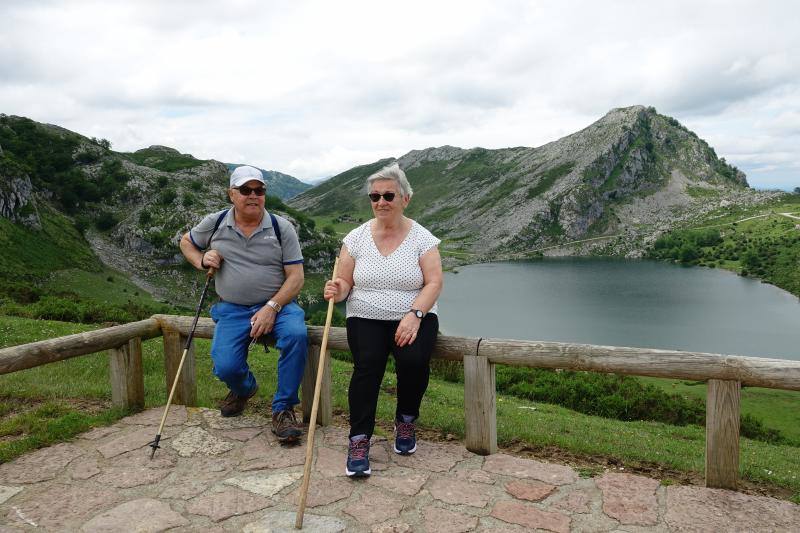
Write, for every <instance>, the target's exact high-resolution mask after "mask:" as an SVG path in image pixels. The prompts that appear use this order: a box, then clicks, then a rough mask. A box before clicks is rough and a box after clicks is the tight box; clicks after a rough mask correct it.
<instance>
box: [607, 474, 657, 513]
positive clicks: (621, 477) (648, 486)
mask: <svg viewBox="0 0 800 533" xmlns="http://www.w3.org/2000/svg"><path fill="white" fill-rule="evenodd" d="M595 484H596V485H597V487H598V488H599V489H600V491H601V492H602V493H603V512H604V513H605V514H607V515H608V516H610V517H611V518H613V519H614V520H618V521H619V522H620V523H621V524H625V525H636V526H652V525H655V524H656V523H657V522H658V501H657V499H656V489H658V486H659V482H658V481H657V480H655V479H650V478H646V477H643V476H635V475H633V474H614V473H607V474H603V475H602V476H600V477H599V478H597V479H595Z"/></svg>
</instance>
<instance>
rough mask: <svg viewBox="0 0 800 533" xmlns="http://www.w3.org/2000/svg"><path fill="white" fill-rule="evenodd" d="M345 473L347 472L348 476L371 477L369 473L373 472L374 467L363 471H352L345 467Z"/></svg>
mask: <svg viewBox="0 0 800 533" xmlns="http://www.w3.org/2000/svg"><path fill="white" fill-rule="evenodd" d="M344 473H345V474H347V477H369V475H370V474H372V469H371V468H368V469H366V470H363V471H361V472H359V471H356V472H351V471H350V470H348V469H347V467H345V468H344Z"/></svg>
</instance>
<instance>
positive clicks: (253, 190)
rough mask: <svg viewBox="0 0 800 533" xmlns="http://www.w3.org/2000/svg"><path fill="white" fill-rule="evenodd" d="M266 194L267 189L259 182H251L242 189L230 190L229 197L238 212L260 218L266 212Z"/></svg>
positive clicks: (241, 187)
mask: <svg viewBox="0 0 800 533" xmlns="http://www.w3.org/2000/svg"><path fill="white" fill-rule="evenodd" d="M244 193H247V194H244ZM265 193H266V187H265V186H264V184H263V183H261V182H260V181H258V180H250V181H248V182H247V183H245V184H244V185H242V186H240V187H237V188H234V189H228V197H229V198H230V199H231V202H232V203H233V207H234V208H235V209H236V212H237V213H239V214H241V215H243V216H245V217H254V218H255V217H260V216H261V213H262V212H263V210H264V194H265Z"/></svg>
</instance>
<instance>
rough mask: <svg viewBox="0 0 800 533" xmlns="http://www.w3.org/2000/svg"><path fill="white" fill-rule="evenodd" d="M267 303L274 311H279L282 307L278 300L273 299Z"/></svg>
mask: <svg viewBox="0 0 800 533" xmlns="http://www.w3.org/2000/svg"><path fill="white" fill-rule="evenodd" d="M267 305H268V306H270V307H271V308H273V309H274V310H275V312H276V313H280V312H281V309H283V306H282V305H281V304H279V303H278V302H276V301H275V300H270V301H268V302H267Z"/></svg>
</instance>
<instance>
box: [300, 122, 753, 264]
mask: <svg viewBox="0 0 800 533" xmlns="http://www.w3.org/2000/svg"><path fill="white" fill-rule="evenodd" d="M391 161H394V159H389V160H383V161H379V162H376V163H373V164H370V165H364V166H363V167H356V168H354V169H351V170H348V171H346V172H344V173H342V174H340V175H339V176H335V177H333V178H331V179H330V180H328V181H327V182H325V183H324V184H322V185H320V186H318V187H315V188H314V189H311V190H309V191H306V192H305V193H303V194H300V195H298V196H297V197H295V198H292V199H291V200H290V201H289V204H290V205H292V206H295V207H297V208H299V209H303V210H306V211H307V212H310V213H311V214H318V215H326V216H332V217H337V216H338V217H341V216H343V215H345V214H347V215H349V216H351V217H353V218H356V219H358V218H363V219H367V218H370V217H371V211H370V208H369V205H368V203H366V202H359V201H358V200H360V198H361V197H362V196H363V187H364V183H365V179H366V178H367V176H369V175H370V174H371V173H372V172H374V171H376V170H377V169H378V168H380V166H383V165H385V164H387V163H389V162H391ZM396 161H397V162H398V163H399V164H400V167H401V168H403V169H404V170H405V171H406V174H407V175H408V178H409V181H410V182H411V185H412V187H413V188H414V198H413V199H412V202H411V204H410V205H409V210H408V214H409V215H410V216H411V217H412V218H414V219H416V220H418V221H419V222H420V223H422V224H423V225H425V226H426V227H428V228H429V229H431V230H432V231H433V232H434V233H435V234H436V235H437V236H439V237H443V238H446V239H447V240H448V241H449V243H448V247H449V249H450V250H453V251H454V252H457V253H463V255H464V257H466V258H468V259H467V260H468V261H470V262H474V261H476V260H478V261H480V260H483V259H488V260H496V259H502V258H515V257H520V256H526V255H530V254H532V253H537V252H539V251H541V252H543V253H562V252H561V250H559V249H558V247H560V246H562V245H567V244H569V245H570V246H573V245H574V244H573V243H575V242H576V241H581V242H582V241H586V240H589V239H592V241H591V242H592V243H591V244H590V245H586V246H580V247H577V248H571V250H573V251H574V252H575V253H578V254H585V253H593V251H595V250H597V247H598V246H602V247H604V251H605V250H609V249H610V248H608V243H609V242H610V241H609V239H611V238H615V237H617V236H624V238H623V239H622V242H621V244H617V245H615V246H614V247H613V250H612V252H613V253H621V254H623V255H625V254H636V253H638V252H641V250H642V249H643V247H644V246H646V244H647V242H648V239H650V240H652V238H653V235H654V234H658V233H659V232H663V231H665V230H667V229H669V228H671V227H674V226H675V224H678V223H680V222H683V221H685V220H688V219H691V218H694V217H697V216H702V215H703V214H704V213H707V212H709V211H711V210H713V209H716V208H719V207H720V205H722V204H723V203H725V202H727V203H728V205H732V204H736V205H740V204H742V203H743V202H744V203H753V202H760V201H763V200H764V199H765V198H766V197H765V195H764V194H763V193H758V192H756V191H753V190H751V189H749V188H747V180H746V177H745V176H744V173H742V172H741V171H740V170H738V169H736V168H735V167H733V166H731V165H729V164H728V163H727V162H726V161H725V160H724V159H721V158H718V157H717V155H716V153H715V152H714V150H713V148H711V147H710V146H709V145H708V144H707V143H706V142H705V141H703V140H702V139H700V138H699V137H698V136H697V135H695V134H694V133H692V132H691V131H689V130H688V129H686V128H685V127H684V126H682V125H681V124H680V123H679V122H678V121H677V120H675V119H673V118H671V117H667V116H664V115H660V114H658V113H657V112H656V110H655V109H653V108H650V107H644V106H632V107H627V108H620V109H612V110H611V111H609V112H608V113H607V114H606V115H605V116H604V117H602V118H601V119H600V120H598V121H596V122H595V123H593V124H591V125H589V126H588V127H586V128H584V129H583V130H581V131H578V132H576V133H573V134H572V135H568V136H566V137H564V138H562V139H559V140H557V141H554V142H551V143H548V144H545V145H544V146H540V147H537V148H526V147H516V148H506V149H500V150H487V149H484V148H473V149H469V150H465V149H461V148H456V147H453V146H441V147H437V148H427V149H425V150H413V151H411V152H409V153H407V154H405V155H404V156H402V157H400V158H399V159H396ZM767 196H769V195H767Z"/></svg>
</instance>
